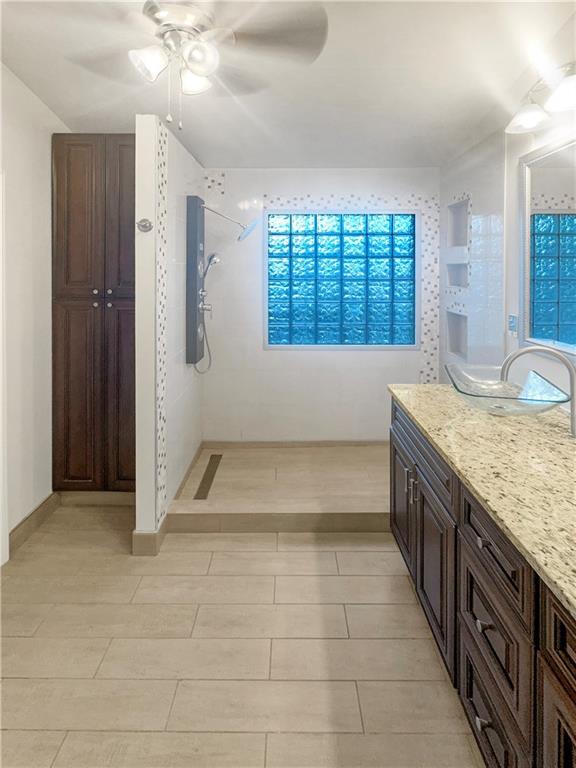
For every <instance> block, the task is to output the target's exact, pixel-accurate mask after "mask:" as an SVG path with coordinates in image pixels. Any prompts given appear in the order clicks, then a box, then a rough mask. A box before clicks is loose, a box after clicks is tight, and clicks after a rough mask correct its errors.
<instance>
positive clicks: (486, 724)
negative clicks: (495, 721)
mask: <svg viewBox="0 0 576 768" xmlns="http://www.w3.org/2000/svg"><path fill="white" fill-rule="evenodd" d="M474 725H475V726H476V730H477V731H478V733H482V732H483V731H485V730H486V728H490V726H491V725H492V723H491V722H490V720H484V719H483V718H481V717H478V715H476V717H475V718H474Z"/></svg>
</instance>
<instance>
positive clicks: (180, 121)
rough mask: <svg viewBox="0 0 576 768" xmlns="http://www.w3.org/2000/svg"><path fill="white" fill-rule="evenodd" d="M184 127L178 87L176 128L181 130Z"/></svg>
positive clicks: (180, 93)
mask: <svg viewBox="0 0 576 768" xmlns="http://www.w3.org/2000/svg"><path fill="white" fill-rule="evenodd" d="M183 127H184V123H183V122H182V89H181V88H179V89H178V130H179V131H181V130H182V128H183Z"/></svg>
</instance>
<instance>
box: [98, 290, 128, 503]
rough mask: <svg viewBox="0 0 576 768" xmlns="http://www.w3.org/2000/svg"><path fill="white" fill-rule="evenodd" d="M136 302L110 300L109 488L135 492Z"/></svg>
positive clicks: (107, 326)
mask: <svg viewBox="0 0 576 768" xmlns="http://www.w3.org/2000/svg"><path fill="white" fill-rule="evenodd" d="M134 317H135V313H134V301H133V300H132V299H120V300H113V301H109V302H106V309H105V349H106V364H107V378H106V387H107V392H106V444H107V452H106V475H107V484H106V488H107V489H108V490H110V491H133V490H134V488H135V479H136V423H135V375H134V366H135V349H134Z"/></svg>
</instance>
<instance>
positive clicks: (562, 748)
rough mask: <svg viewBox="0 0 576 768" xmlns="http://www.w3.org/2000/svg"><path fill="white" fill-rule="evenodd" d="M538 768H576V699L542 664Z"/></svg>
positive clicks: (540, 675)
mask: <svg viewBox="0 0 576 768" xmlns="http://www.w3.org/2000/svg"><path fill="white" fill-rule="evenodd" d="M539 679H540V686H539V687H540V704H541V712H540V740H539V743H540V752H541V754H540V759H539V768H576V696H575V695H574V694H575V692H574V691H570V692H569V690H568V688H567V687H566V688H565V687H564V686H563V685H562V684H561V683H560V681H559V679H558V678H557V677H556V675H555V674H554V673H553V672H552V670H551V669H550V667H548V665H547V664H546V663H545V662H544V661H542V660H540V664H539Z"/></svg>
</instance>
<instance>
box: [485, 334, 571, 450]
mask: <svg viewBox="0 0 576 768" xmlns="http://www.w3.org/2000/svg"><path fill="white" fill-rule="evenodd" d="M532 352H539V353H541V354H543V355H549V356H550V357H555V358H556V360H560V362H561V363H563V365H564V367H565V368H566V370H567V371H568V376H569V378H570V430H571V432H572V437H576V368H575V367H574V365H573V364H572V363H571V362H570V360H569V359H568V358H567V357H566V355H564V354H562V352H558V350H556V349H552V348H551V347H542V346H540V345H538V344H535V345H534V346H532V347H523V348H522V349H518V350H516V352H511V353H510V354H509V355H508V357H507V358H506V359H505V360H504V362H503V363H502V368H501V369H500V380H501V381H508V373H509V372H510V366H511V365H512V363H513V362H514V360H516V359H517V358H519V357H522V355H529V354H531V353H532Z"/></svg>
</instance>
